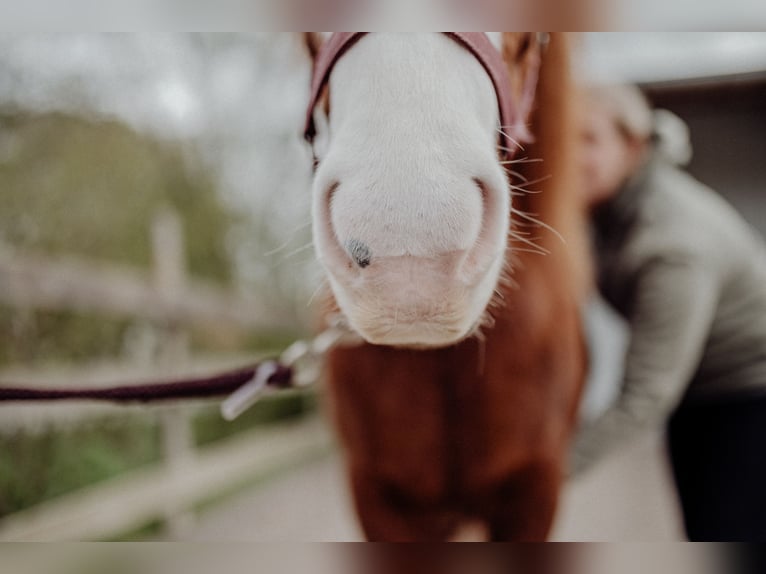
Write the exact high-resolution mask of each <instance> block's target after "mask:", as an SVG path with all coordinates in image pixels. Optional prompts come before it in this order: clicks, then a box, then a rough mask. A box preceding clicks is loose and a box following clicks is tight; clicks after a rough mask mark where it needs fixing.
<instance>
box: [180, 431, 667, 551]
mask: <svg viewBox="0 0 766 574" xmlns="http://www.w3.org/2000/svg"><path fill="white" fill-rule="evenodd" d="M664 464H665V463H664V459H663V458H662V450H661V443H660V440H659V437H646V438H645V439H644V440H641V441H639V442H637V443H636V444H635V445H634V446H633V447H632V448H630V449H626V450H625V451H623V452H622V453H620V455H618V456H616V457H615V458H614V459H612V460H609V461H605V463H604V464H603V465H602V466H600V467H599V468H596V469H594V471H593V472H592V473H590V474H589V475H587V476H586V477H584V478H583V479H582V480H580V481H578V482H576V483H573V484H571V485H569V486H568V487H567V489H566V491H565V493H564V499H563V503H562V507H561V511H560V513H559V518H558V521H557V525H556V528H555V532H554V539H556V540H573V541H586V540H588V541H620V540H640V541H670V540H679V539H681V531H680V527H679V523H678V517H677V511H676V508H675V502H674V499H673V494H672V491H671V490H670V483H669V477H668V476H667V472H666V469H665V466H664ZM344 481H345V479H344V476H343V469H342V464H341V462H340V460H339V458H338V457H337V456H333V457H330V458H326V459H324V460H321V461H318V462H315V463H312V464H310V465H308V466H305V467H303V468H301V469H300V470H298V471H295V472H293V473H291V474H290V475H288V476H285V477H282V478H280V479H278V480H275V481H273V482H271V483H270V484H267V485H265V486H263V487H261V488H259V489H254V490H251V491H246V492H242V493H240V494H238V495H235V496H233V497H232V498H229V499H227V500H226V501H224V502H223V503H222V504H220V505H219V506H217V507H215V508H213V509H211V510H209V511H207V512H206V513H205V514H203V515H202V516H201V517H200V519H199V521H198V523H197V525H196V526H195V528H194V529H193V531H192V532H191V534H190V538H191V539H193V540H211V541H212V540H219V541H224V540H238V541H259V542H288V541H289V542H298V541H312V542H314V541H322V542H324V541H327V542H329V541H351V540H359V539H360V534H359V531H358V529H357V527H356V523H355V520H354V515H353V508H352V505H351V503H350V501H349V499H348V495H347V490H346V488H345V482H344Z"/></svg>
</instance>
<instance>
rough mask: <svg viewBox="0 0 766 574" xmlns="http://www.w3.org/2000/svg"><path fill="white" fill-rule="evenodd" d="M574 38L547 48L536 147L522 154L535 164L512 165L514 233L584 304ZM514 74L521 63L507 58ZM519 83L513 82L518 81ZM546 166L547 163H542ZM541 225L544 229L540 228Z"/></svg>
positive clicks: (527, 258) (586, 268)
mask: <svg viewBox="0 0 766 574" xmlns="http://www.w3.org/2000/svg"><path fill="white" fill-rule="evenodd" d="M517 36H518V35H517V34H516V33H513V32H505V33H504V34H503V40H504V44H505V45H506V46H509V45H511V46H512V45H514V44H515V43H517ZM570 44H571V41H570V37H569V35H568V34H566V33H560V32H559V33H552V34H551V35H550V40H549V42H548V44H547V46H545V47H544V48H543V53H542V65H541V66H540V79H539V83H538V87H537V95H536V98H535V109H534V110H533V112H532V117H531V129H530V131H531V133H532V134H533V136H534V138H535V141H534V143H532V144H529V145H526V146H524V150H523V151H519V153H518V154H517V156H518V157H519V158H523V157H526V158H528V159H529V160H532V162H530V163H518V164H511V166H510V167H511V169H512V171H514V172H516V173H518V174H519V175H521V176H522V177H523V178H524V179H526V180H527V182H530V183H524V181H523V180H522V179H521V178H519V177H518V176H514V175H511V176H510V178H511V181H512V183H513V185H514V186H518V187H520V188H522V189H524V190H526V191H521V190H516V191H517V192H518V193H519V194H520V195H516V196H514V198H513V211H514V213H512V214H511V221H512V225H513V232H514V233H516V234H519V233H521V234H525V235H522V237H523V238H524V239H527V240H529V241H532V242H533V243H534V244H535V245H537V246H539V247H540V248H541V249H542V250H544V251H545V252H547V253H548V254H547V255H546V256H545V257H543V259H545V260H546V261H545V262H546V263H547V264H550V265H553V266H555V267H557V268H558V269H559V270H560V272H561V276H562V277H564V278H566V279H565V280H566V281H567V283H568V284H569V286H570V287H571V289H572V294H573V296H575V297H576V298H577V299H578V300H579V299H581V298H582V297H583V296H584V294H585V292H586V291H587V286H588V285H589V281H590V280H589V277H590V263H589V255H588V247H587V245H588V241H587V231H586V230H587V226H586V221H587V215H586V212H585V208H584V205H583V202H582V200H581V199H580V198H581V197H582V194H581V193H580V190H579V186H580V185H581V183H580V182H581V176H580V175H579V173H578V158H577V155H576V154H577V150H578V141H577V116H576V113H577V110H578V109H579V108H578V106H577V97H576V96H577V93H578V92H577V90H576V89H575V85H574V82H573V78H572V73H571V62H570V57H569V54H570V50H571V46H570ZM505 59H506V62H508V66H509V70H510V72H511V74H513V73H514V68H515V67H516V66H517V62H514V61H513V60H512V59H511V57H510V55H509V54H507V53H506V54H505ZM512 77H513V76H512ZM538 160H542V161H538ZM533 220H538V221H539V222H541V223H542V224H544V225H539V224H538V225H536V224H535V223H534V222H533ZM521 241H522V240H520V239H518V237H516V238H515V237H514V236H512V237H511V239H510V245H511V247H512V248H513V247H519V248H521V249H527V248H531V249H534V248H533V247H532V246H530V245H528V244H525V243H523V242H521ZM510 257H511V258H512V261H511V263H512V264H513V261H517V262H519V260H520V262H521V263H522V264H523V265H531V264H539V263H542V262H541V261H538V260H539V259H541V256H540V255H538V254H536V253H529V252H528V251H519V252H517V253H514V252H513V249H512V250H511V253H510Z"/></svg>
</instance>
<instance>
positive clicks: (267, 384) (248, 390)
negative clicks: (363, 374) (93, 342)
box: [0, 322, 362, 421]
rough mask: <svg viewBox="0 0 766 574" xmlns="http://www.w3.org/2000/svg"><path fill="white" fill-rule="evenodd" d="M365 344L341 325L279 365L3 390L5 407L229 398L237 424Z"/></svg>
mask: <svg viewBox="0 0 766 574" xmlns="http://www.w3.org/2000/svg"><path fill="white" fill-rule="evenodd" d="M361 343H362V339H361V338H360V337H359V336H358V335H356V334H355V333H353V332H352V331H350V330H349V329H348V328H346V327H344V326H343V325H342V324H341V323H340V322H336V323H335V324H333V325H331V326H330V327H329V328H328V329H326V330H324V331H322V332H321V333H320V334H319V335H317V336H316V337H314V338H313V339H311V340H308V341H306V340H299V341H296V342H295V343H293V344H292V345H290V346H289V347H288V348H287V349H285V350H284V351H283V352H282V354H281V355H280V356H279V358H278V359H274V360H269V361H265V362H262V363H259V364H257V365H252V366H250V367H245V368H241V369H236V370H231V371H226V372H224V373H220V374H217V375H214V376H208V377H190V378H185V379H178V380H175V381H169V382H168V381H162V382H151V383H143V384H140V385H118V386H110V387H96V388H72V387H67V388H34V387H27V386H21V385H16V386H9V385H0V403H2V402H40V401H66V400H91V401H106V402H113V403H144V404H146V403H155V402H162V401H170V400H179V399H199V398H215V397H221V396H227V395H229V396H228V398H226V399H225V400H224V401H223V402H222V403H221V414H222V416H223V417H224V418H225V419H226V420H227V421H232V420H234V419H236V418H237V417H238V416H240V415H241V414H242V413H244V412H245V411H246V410H247V409H249V408H250V407H252V406H253V405H254V404H255V403H256V402H258V400H260V399H261V398H262V397H263V396H265V395H266V394H269V393H272V392H276V391H281V390H287V389H295V388H305V387H307V386H309V385H311V384H313V383H314V382H316V381H317V379H318V378H319V375H320V372H321V367H322V362H323V360H324V357H325V356H326V355H327V353H328V352H329V351H330V350H332V349H333V348H335V347H338V346H354V345H359V344H361Z"/></svg>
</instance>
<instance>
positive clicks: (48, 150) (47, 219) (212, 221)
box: [0, 110, 314, 516]
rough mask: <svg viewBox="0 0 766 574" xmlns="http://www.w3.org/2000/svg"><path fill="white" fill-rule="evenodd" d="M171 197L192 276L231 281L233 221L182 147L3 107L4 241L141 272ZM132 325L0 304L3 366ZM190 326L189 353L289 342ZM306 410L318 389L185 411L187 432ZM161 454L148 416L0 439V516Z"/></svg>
mask: <svg viewBox="0 0 766 574" xmlns="http://www.w3.org/2000/svg"><path fill="white" fill-rule="evenodd" d="M167 207H171V208H173V209H174V210H175V211H177V212H178V214H179V216H180V217H181V220H182V224H183V226H184V231H185V234H184V235H185V241H186V254H187V266H188V269H189V273H190V274H191V275H192V276H194V277H202V278H206V279H209V280H212V281H214V282H216V283H218V284H221V285H224V284H226V283H227V282H230V281H231V279H232V272H231V267H230V262H229V257H228V252H227V245H226V242H227V236H228V234H229V230H230V229H231V228H232V227H234V226H236V225H237V224H239V223H241V222H242V221H241V220H240V219H239V218H238V217H237V216H236V215H234V214H232V213H231V212H230V211H229V210H227V209H226V208H225V206H223V205H222V203H221V202H220V199H219V197H218V194H217V192H216V189H215V185H214V182H213V180H212V178H211V176H209V175H208V174H206V173H205V171H204V167H203V166H202V163H201V162H195V161H194V158H193V154H191V153H190V152H189V150H183V149H181V148H180V147H178V146H174V145H172V144H170V143H167V142H158V141H156V140H153V139H152V138H149V137H147V136H145V135H142V134H139V133H137V132H135V131H133V130H131V129H130V128H128V127H126V126H125V125H123V124H121V123H119V122H116V121H93V120H88V119H83V118H79V117H72V116H67V115H62V114H58V113H51V114H42V115H30V114H26V113H16V112H13V111H9V110H6V111H3V110H0V247H2V246H3V244H5V245H9V246H11V247H13V248H19V249H23V250H27V251H31V252H34V253H40V254H46V255H49V256H56V255H74V256H79V257H84V258H87V259H90V260H95V261H104V262H105V263H109V264H115V263H117V264H124V265H130V266H136V267H139V268H145V269H148V268H149V266H150V264H151V237H150V226H151V224H152V220H153V218H154V216H155V214H156V213H157V212H158V211H160V210H163V209H166V208H167ZM131 325H132V321H131V320H130V319H128V318H125V319H119V318H111V317H101V316H89V315H81V314H78V313H70V312H51V311H37V310H17V309H9V308H2V307H0V365H2V364H3V363H5V364H8V363H27V364H33V363H35V362H37V361H51V360H54V361H56V360H58V361H62V360H63V361H82V362H85V361H88V360H93V359H97V358H104V357H114V356H116V355H118V354H120V353H121V351H122V349H123V344H124V339H125V334H126V331H127V330H128V329H129V328H130V327H131ZM191 334H192V340H191V343H192V349H193V351H196V350H198V349H201V348H207V349H209V348H210V347H211V346H212V348H217V347H216V345H219V346H221V347H224V348H227V349H234V348H236V349H251V350H253V349H259V350H263V349H265V348H268V349H275V350H278V349H281V348H283V347H284V346H286V345H287V344H289V343H290V342H291V341H292V338H293V337H292V335H291V334H289V333H235V332H233V331H231V330H229V329H225V330H224V331H223V332H222V331H221V328H220V326H219V327H215V326H211V328H210V329H206V330H205V332H192V333H191ZM259 354H262V353H259ZM313 407H314V404H313V399H311V398H306V397H305V396H304V395H301V394H289V393H288V394H287V395H285V396H279V397H275V398H274V399H271V400H269V401H264V402H263V403H261V404H259V405H256V407H255V408H253V409H251V410H249V411H248V412H247V413H245V415H243V416H242V417H240V418H239V419H238V420H237V421H236V422H235V423H233V424H231V423H226V422H225V421H223V419H221V417H220V415H219V414H218V412H217V410H216V409H212V408H211V409H209V410H208V409H205V410H203V411H201V412H200V413H199V414H198V415H197V416H196V417H195V418H194V420H193V423H192V424H193V432H194V436H195V440H196V441H197V442H198V444H200V445H202V444H209V443H213V442H215V441H217V440H221V439H223V438H226V437H228V436H231V435H232V434H235V433H237V432H241V431H243V430H246V429H249V428H253V427H255V426H258V425H262V424H267V423H269V422H272V421H275V420H282V419H285V418H289V417H294V416H299V415H301V414H302V413H304V412H306V411H307V410H310V409H312V408H313ZM160 458H161V452H160V439H159V428H158V425H157V422H156V420H155V418H154V417H152V416H135V415H131V416H123V417H118V418H116V419H106V420H99V421H91V422H89V423H87V424H86V425H84V426H82V425H81V426H75V427H72V428H71V429H69V430H66V431H61V430H55V431H54V430H50V431H46V432H43V433H42V434H17V435H15V436H0V516H2V515H4V514H8V513H12V512H16V511H19V510H22V509H24V508H28V507H30V506H33V505H35V504H38V503H40V502H44V501H46V500H49V499H51V498H54V497H56V496H60V495H62V494H65V493H68V492H71V491H74V490H77V489H79V488H82V487H85V486H88V485H92V484H94V483H97V482H100V481H103V480H107V479H110V478H114V477H116V476H118V475H120V474H122V473H125V472H127V471H130V470H134V469H137V468H140V467H142V466H144V465H147V464H150V463H154V462H157V461H159V460H160Z"/></svg>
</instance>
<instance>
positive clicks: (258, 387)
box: [221, 325, 361, 421]
mask: <svg viewBox="0 0 766 574" xmlns="http://www.w3.org/2000/svg"><path fill="white" fill-rule="evenodd" d="M359 342H361V338H359V337H358V336H357V335H354V334H353V333H352V332H351V331H349V330H348V329H346V328H344V327H343V326H342V325H334V326H332V327H330V328H329V329H326V330H325V331H322V332H321V333H320V334H319V335H317V336H316V337H315V338H314V339H312V340H311V342H307V341H303V340H301V341H296V342H295V343H293V344H292V345H290V346H289V347H287V349H285V350H284V351H283V352H282V354H281V355H280V356H279V361H267V362H265V363H262V364H261V365H260V366H259V367H258V370H257V371H256V373H255V375H254V376H253V378H252V380H251V381H250V382H247V383H245V384H244V385H242V386H241V387H240V388H239V389H237V390H236V391H234V393H232V394H231V396H230V397H229V398H228V399H226V400H225V401H224V402H223V404H222V405H221V414H222V415H223V418H224V419H226V420H227V421H233V420H234V419H236V418H237V417H238V416H239V415H241V414H242V413H243V412H245V411H246V410H247V409H249V408H250V407H251V406H253V405H254V404H255V403H256V402H257V401H258V400H259V399H260V398H261V397H262V396H263V395H264V394H265V393H266V392H267V391H268V382H269V379H270V378H271V376H272V375H273V374H275V373H276V372H277V371H278V370H279V367H280V366H282V367H287V368H290V369H292V371H293V378H292V386H295V387H299V388H301V387H306V386H308V385H311V384H313V383H314V382H315V381H316V380H317V379H318V378H319V372H320V367H321V364H322V359H323V358H324V356H325V355H326V354H327V353H328V352H329V351H330V350H331V349H332V348H333V347H335V346H336V345H341V344H344V345H353V344H359Z"/></svg>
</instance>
